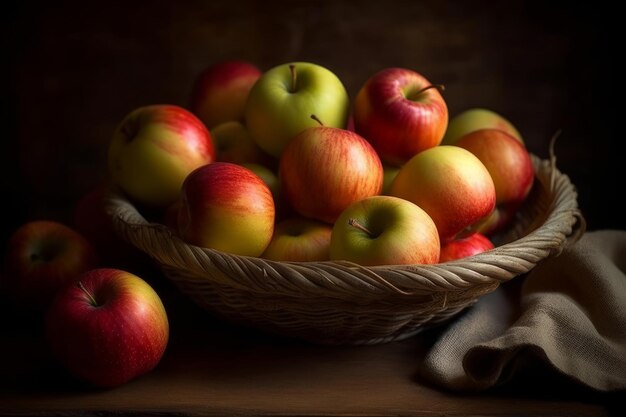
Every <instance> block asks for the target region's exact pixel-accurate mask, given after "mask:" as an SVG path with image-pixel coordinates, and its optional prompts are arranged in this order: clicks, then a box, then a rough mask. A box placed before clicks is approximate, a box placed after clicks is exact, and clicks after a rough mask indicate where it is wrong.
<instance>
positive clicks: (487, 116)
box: [441, 108, 524, 145]
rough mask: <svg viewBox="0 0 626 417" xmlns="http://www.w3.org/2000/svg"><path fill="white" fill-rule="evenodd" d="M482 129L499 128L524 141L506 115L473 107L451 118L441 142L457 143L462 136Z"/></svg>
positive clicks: (444, 143)
mask: <svg viewBox="0 0 626 417" xmlns="http://www.w3.org/2000/svg"><path fill="white" fill-rule="evenodd" d="M480 129H499V130H502V131H504V132H506V133H508V134H509V135H511V136H513V137H514V138H516V139H517V140H519V141H520V142H522V143H524V141H523V139H522V135H521V134H520V132H519V131H518V130H517V129H516V128H515V126H513V124H512V123H511V122H510V121H508V120H507V119H506V118H505V117H504V116H502V115H500V114H498V113H496V112H494V111H493V110H489V109H483V108H472V109H468V110H465V111H463V112H461V113H459V114H457V115H456V116H454V117H453V118H451V119H450V123H448V130H447V131H446V134H445V135H444V137H443V140H442V141H441V144H442V145H455V144H456V142H457V140H459V139H460V138H461V137H462V136H465V135H467V134H468V133H471V132H473V131H475V130H480Z"/></svg>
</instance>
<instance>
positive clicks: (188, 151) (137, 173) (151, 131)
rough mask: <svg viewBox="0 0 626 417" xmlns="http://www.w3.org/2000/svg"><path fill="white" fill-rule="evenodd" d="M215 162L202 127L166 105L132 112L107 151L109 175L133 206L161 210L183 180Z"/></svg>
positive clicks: (177, 192)
mask: <svg viewBox="0 0 626 417" xmlns="http://www.w3.org/2000/svg"><path fill="white" fill-rule="evenodd" d="M214 160H215V148H214V147H213V142H212V140H211V135H210V133H209V131H208V130H207V128H206V127H205V126H204V124H203V123H202V122H201V121H200V120H199V119H198V118H197V117H196V116H194V115H193V114H192V113H191V112H189V111H188V110H185V109H183V108H182V107H178V106H172V105H152V106H145V107H140V108H138V109H136V110H134V111H132V112H131V113H130V114H129V115H128V116H126V118H124V120H123V121H122V122H121V123H120V125H119V126H118V128H117V129H116V130H115V133H114V134H113V138H112V139H111V143H110V146H109V174H110V176H111V179H112V181H113V182H114V183H115V184H116V185H117V186H119V187H120V188H121V189H122V190H123V191H124V192H125V193H126V194H128V196H129V197H130V198H131V199H132V200H134V201H135V202H136V203H141V204H144V205H146V206H150V207H160V208H165V207H167V206H168V205H170V204H172V203H174V202H175V201H176V200H177V199H178V198H179V196H180V187H181V185H182V183H183V180H184V179H185V177H186V176H187V175H188V174H189V173H190V172H191V171H193V170H194V169H196V168H198V167H199V166H202V165H205V164H208V163H211V162H213V161H214Z"/></svg>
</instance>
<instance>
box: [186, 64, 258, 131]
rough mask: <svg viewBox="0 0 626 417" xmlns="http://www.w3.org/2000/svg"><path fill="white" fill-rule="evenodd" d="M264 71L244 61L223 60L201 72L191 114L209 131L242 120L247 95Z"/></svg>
mask: <svg viewBox="0 0 626 417" xmlns="http://www.w3.org/2000/svg"><path fill="white" fill-rule="evenodd" d="M260 76H261V71H260V70H259V69H258V68H257V67H256V66H255V65H253V64H251V63H250V62H247V61H242V60H232V61H220V62H218V63H215V64H213V65H211V66H209V67H208V68H206V69H205V70H204V71H202V72H201V73H200V75H199V76H198V78H197V79H196V81H195V83H194V85H193V88H192V94H191V104H190V108H191V111H192V112H193V113H194V114H196V115H197V116H198V118H199V119H200V120H202V122H203V123H204V124H205V125H206V126H207V127H208V128H209V129H212V128H213V127H215V126H217V125H219V124H221V123H224V122H229V121H243V120H244V115H245V109H246V101H247V100H248V94H249V93H250V89H251V88H252V86H253V85H254V83H255V82H256V81H257V80H258V79H259V77H260Z"/></svg>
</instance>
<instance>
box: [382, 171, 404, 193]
mask: <svg viewBox="0 0 626 417" xmlns="http://www.w3.org/2000/svg"><path fill="white" fill-rule="evenodd" d="M398 172H400V167H397V166H393V165H389V164H385V163H383V191H382V193H383V194H385V195H389V189H390V188H391V183H392V182H393V179H394V178H395V177H396V175H398Z"/></svg>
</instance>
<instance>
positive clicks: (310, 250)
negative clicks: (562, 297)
mask: <svg viewBox="0 0 626 417" xmlns="http://www.w3.org/2000/svg"><path fill="white" fill-rule="evenodd" d="M331 232H332V227H331V226H330V225H328V224H326V223H321V222H318V221H315V220H311V219H305V218H302V217H292V218H289V219H285V220H283V221H281V222H279V223H278V224H277V225H276V228H275V229H274V236H272V241H271V242H270V244H269V246H268V247H267V249H265V252H263V255H262V256H263V258H266V259H272V260H275V261H298V262H309V261H327V260H328V259H329V256H330V255H329V249H330V234H331Z"/></svg>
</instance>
